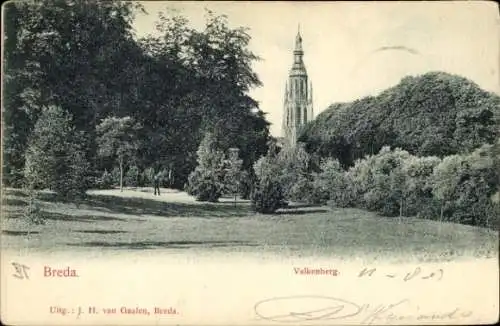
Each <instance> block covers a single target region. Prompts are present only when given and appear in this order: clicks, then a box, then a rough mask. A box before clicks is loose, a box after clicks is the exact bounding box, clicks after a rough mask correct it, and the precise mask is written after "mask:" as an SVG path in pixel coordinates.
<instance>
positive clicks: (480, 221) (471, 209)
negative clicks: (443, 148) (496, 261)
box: [433, 145, 499, 226]
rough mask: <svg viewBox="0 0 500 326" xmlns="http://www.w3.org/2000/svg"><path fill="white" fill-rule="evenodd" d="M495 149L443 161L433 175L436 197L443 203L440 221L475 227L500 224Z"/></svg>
mask: <svg viewBox="0 0 500 326" xmlns="http://www.w3.org/2000/svg"><path fill="white" fill-rule="evenodd" d="M494 155H495V154H494V151H493V146H492V145H484V146H482V147H480V148H479V149H477V150H475V151H474V152H472V153H471V154H464V155H452V156H449V157H446V158H444V159H443V161H442V162H441V163H440V164H439V165H437V166H436V168H435V169H434V172H433V181H434V185H435V186H434V189H433V194H434V196H435V197H436V198H437V199H438V200H439V201H440V204H441V212H440V219H442V220H447V221H452V222H457V223H463V224H471V225H482V226H492V225H494V224H496V223H497V222H496V221H497V220H498V203H495V202H494V201H493V200H492V198H493V197H494V195H495V193H496V192H497V191H498V185H499V173H498V168H497V167H496V166H495V157H494Z"/></svg>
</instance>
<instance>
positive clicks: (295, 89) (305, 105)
mask: <svg viewBox="0 0 500 326" xmlns="http://www.w3.org/2000/svg"><path fill="white" fill-rule="evenodd" d="M303 56H304V51H303V50H302V37H301V36H300V29H299V30H298V31H297V36H296V38H295V50H294V51H293V65H292V69H290V73H289V75H288V81H287V83H286V86H285V99H284V103H283V106H284V114H283V126H282V133H283V137H284V138H285V142H287V143H288V144H289V145H291V146H295V144H296V143H297V137H298V132H299V131H300V128H301V127H302V126H303V125H304V124H306V122H308V121H311V120H312V119H313V106H312V84H311V82H310V81H309V80H308V77H307V71H306V67H305V65H304V61H303V60H302V57H303Z"/></svg>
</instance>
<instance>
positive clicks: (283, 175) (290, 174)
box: [275, 143, 313, 201]
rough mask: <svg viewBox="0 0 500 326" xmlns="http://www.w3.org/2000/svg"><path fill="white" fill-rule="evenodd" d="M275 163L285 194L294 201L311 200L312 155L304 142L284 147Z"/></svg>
mask: <svg viewBox="0 0 500 326" xmlns="http://www.w3.org/2000/svg"><path fill="white" fill-rule="evenodd" d="M275 164H276V165H277V166H279V167H277V168H276V173H277V177H278V178H279V182H280V183H281V186H282V190H283V194H284V196H285V197H286V198H287V199H290V200H293V201H309V200H310V198H309V197H310V196H309V194H310V192H311V191H312V189H313V185H312V176H311V168H312V164H311V157H310V155H309V154H308V153H307V151H306V150H305V147H304V145H303V144H301V143H298V144H297V146H295V147H288V146H286V147H284V148H283V149H282V150H281V151H280V152H279V153H278V155H277V157H276V160H275Z"/></svg>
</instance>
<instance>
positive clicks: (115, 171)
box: [111, 166, 120, 186]
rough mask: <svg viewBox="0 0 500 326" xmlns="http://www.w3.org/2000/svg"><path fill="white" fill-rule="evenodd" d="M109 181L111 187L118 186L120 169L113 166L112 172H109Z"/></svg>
mask: <svg viewBox="0 0 500 326" xmlns="http://www.w3.org/2000/svg"><path fill="white" fill-rule="evenodd" d="M111 179H112V180H113V186H119V185H120V168H119V167H117V166H115V167H114V168H113V170H111Z"/></svg>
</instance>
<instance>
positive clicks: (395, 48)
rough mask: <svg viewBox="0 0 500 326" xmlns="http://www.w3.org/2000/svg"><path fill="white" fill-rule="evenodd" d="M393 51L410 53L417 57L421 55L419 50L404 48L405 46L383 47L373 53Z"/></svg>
mask: <svg viewBox="0 0 500 326" xmlns="http://www.w3.org/2000/svg"><path fill="white" fill-rule="evenodd" d="M391 50H393V51H406V52H408V53H411V54H415V55H419V54H420V52H418V51H417V50H415V49H412V48H409V47H406V46H403V45H396V46H382V47H380V48H378V49H376V50H375V51H373V52H372V53H375V52H381V51H391Z"/></svg>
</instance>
